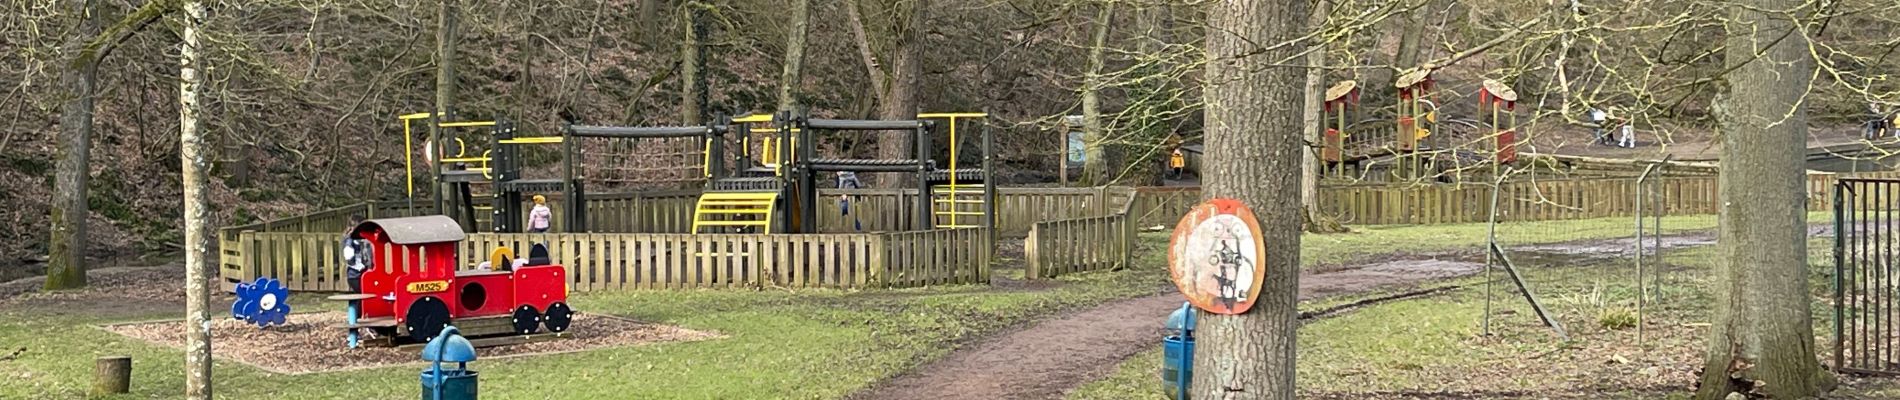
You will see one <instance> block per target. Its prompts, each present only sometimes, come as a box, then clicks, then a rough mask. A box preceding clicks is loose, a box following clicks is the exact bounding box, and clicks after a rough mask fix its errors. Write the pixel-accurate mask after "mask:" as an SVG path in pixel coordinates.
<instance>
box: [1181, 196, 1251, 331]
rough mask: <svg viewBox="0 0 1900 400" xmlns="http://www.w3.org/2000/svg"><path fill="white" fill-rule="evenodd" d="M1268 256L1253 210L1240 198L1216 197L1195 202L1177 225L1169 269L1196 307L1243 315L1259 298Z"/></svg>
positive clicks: (1209, 310)
mask: <svg viewBox="0 0 1900 400" xmlns="http://www.w3.org/2000/svg"><path fill="white" fill-rule="evenodd" d="M1266 255H1267V245H1266V243H1264V242H1261V241H1260V221H1258V220H1256V219H1254V215H1253V211H1252V210H1248V209H1247V205H1246V204H1242V203H1241V202H1240V200H1234V199H1213V200H1208V201H1207V202H1204V203H1201V204H1200V205H1197V206H1194V208H1193V209H1192V210H1189V211H1188V213H1187V215H1185V216H1182V217H1181V222H1180V223H1179V224H1176V225H1175V226H1174V239H1173V241H1172V242H1171V243H1170V245H1169V246H1168V272H1169V274H1170V275H1172V276H1173V279H1174V285H1175V287H1178V288H1180V289H1181V294H1182V295H1183V296H1187V300H1188V302H1189V303H1192V304H1194V306H1195V307H1200V309H1202V310H1206V311H1207V312H1210V313H1215V314H1239V313H1244V312H1247V309H1249V308H1252V307H1253V303H1254V300H1255V299H1258V298H1259V297H1260V283H1261V281H1263V280H1265V279H1266V276H1267V271H1266V269H1264V264H1263V263H1262V261H1263V257H1266Z"/></svg>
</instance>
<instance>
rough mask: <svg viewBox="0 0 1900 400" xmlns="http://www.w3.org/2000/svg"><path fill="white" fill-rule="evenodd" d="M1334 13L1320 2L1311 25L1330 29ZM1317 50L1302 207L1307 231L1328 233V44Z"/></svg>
mask: <svg viewBox="0 0 1900 400" xmlns="http://www.w3.org/2000/svg"><path fill="white" fill-rule="evenodd" d="M1331 12H1332V2H1331V1H1329V0H1319V1H1317V2H1315V3H1314V4H1313V15H1312V17H1310V18H1307V20H1306V23H1307V25H1308V26H1311V27H1314V28H1320V27H1324V26H1326V16H1327V14H1329V13H1331ZM1314 45H1315V46H1318V47H1317V48H1312V49H1309V50H1311V51H1312V52H1311V53H1308V54H1307V55H1306V87H1305V89H1304V90H1303V91H1302V96H1301V97H1304V98H1305V99H1306V107H1304V108H1301V109H1300V126H1302V127H1304V128H1305V134H1306V151H1303V152H1300V154H1301V157H1300V204H1301V207H1303V210H1304V211H1303V212H1304V213H1305V214H1304V215H1303V217H1304V218H1303V219H1304V220H1305V222H1306V229H1307V230H1308V231H1311V232H1323V231H1327V230H1326V229H1322V226H1323V225H1324V224H1322V223H1321V221H1322V220H1324V218H1323V217H1322V216H1321V215H1320V213H1319V173H1320V161H1319V148H1320V147H1319V146H1320V143H1322V142H1323V140H1324V139H1323V138H1322V137H1321V136H1322V132H1324V131H1325V130H1326V118H1325V117H1326V116H1325V114H1324V113H1322V112H1321V110H1322V109H1323V107H1322V106H1321V104H1322V103H1324V102H1325V101H1326V98H1325V97H1326V93H1325V91H1326V44H1325V42H1323V41H1315V42H1314Z"/></svg>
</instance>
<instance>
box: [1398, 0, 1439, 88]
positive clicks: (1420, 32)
mask: <svg viewBox="0 0 1900 400" xmlns="http://www.w3.org/2000/svg"><path fill="white" fill-rule="evenodd" d="M1430 9H1431V2H1430V1H1429V0H1427V1H1426V4H1425V5H1423V6H1420V7H1418V8H1417V9H1413V10H1411V11H1408V12H1406V13H1405V18H1404V19H1401V20H1399V21H1400V22H1399V23H1401V24H1405V25H1404V26H1401V27H1399V48H1398V52H1396V53H1394V54H1393V55H1392V69H1393V70H1394V71H1395V72H1393V74H1392V76H1393V77H1395V78H1396V77H1397V76H1399V74H1400V73H1402V72H1404V71H1405V70H1407V69H1411V68H1412V67H1417V66H1418V53H1419V41H1421V40H1424V38H1425V22H1424V21H1421V19H1423V18H1424V16H1425V12H1426V11H1428V10H1430Z"/></svg>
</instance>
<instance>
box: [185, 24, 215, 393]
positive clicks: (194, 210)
mask: <svg viewBox="0 0 1900 400" xmlns="http://www.w3.org/2000/svg"><path fill="white" fill-rule="evenodd" d="M184 11H185V13H184V16H185V20H184V24H183V25H184V33H183V34H182V35H181V36H182V39H183V41H184V43H183V44H182V45H181V46H179V52H178V61H179V63H178V64H179V68H178V78H179V79H178V129H179V135H178V143H179V152H178V158H179V161H180V164H181V165H180V168H181V169H180V171H181V173H182V175H184V185H183V186H184V189H185V215H184V217H185V218H184V220H185V324H184V325H185V398H188V399H194V400H200V399H201V400H210V399H211V288H210V287H209V286H208V285H207V284H206V282H207V281H208V280H209V279H210V270H211V261H212V260H213V258H211V251H210V248H211V243H210V238H211V235H210V229H211V228H210V225H211V212H210V209H211V203H210V197H209V196H208V195H207V193H206V186H209V182H208V179H206V176H205V174H206V172H208V171H210V169H211V165H210V164H211V162H210V161H211V160H210V154H209V153H207V152H206V151H205V135H204V132H205V127H204V125H203V124H202V123H201V122H202V121H201V120H200V118H199V117H200V115H202V114H203V110H204V107H203V105H202V103H201V97H203V94H204V75H203V73H202V71H200V68H202V67H201V66H202V65H204V47H203V46H204V40H203V39H202V38H200V37H199V36H200V35H201V34H202V33H203V31H204V26H203V24H204V19H205V7H204V3H202V2H199V1H198V0H186V1H185V3H184Z"/></svg>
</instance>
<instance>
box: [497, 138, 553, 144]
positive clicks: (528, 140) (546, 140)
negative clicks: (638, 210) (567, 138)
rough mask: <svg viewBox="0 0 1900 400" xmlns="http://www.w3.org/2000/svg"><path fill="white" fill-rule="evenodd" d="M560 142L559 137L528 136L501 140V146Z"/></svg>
mask: <svg viewBox="0 0 1900 400" xmlns="http://www.w3.org/2000/svg"><path fill="white" fill-rule="evenodd" d="M561 140H562V139H561V137H560V136H530V137H518V138H514V139H506V140H502V141H501V144H558V143H561Z"/></svg>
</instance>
